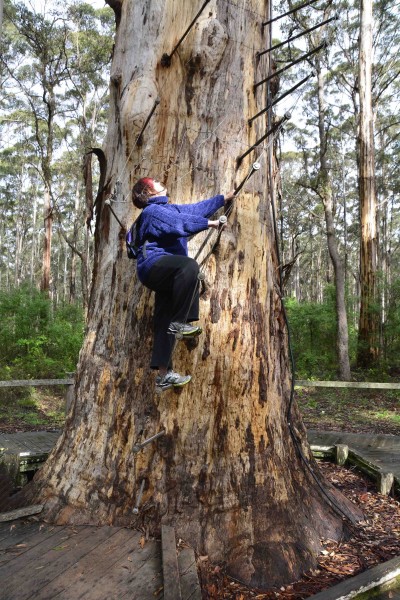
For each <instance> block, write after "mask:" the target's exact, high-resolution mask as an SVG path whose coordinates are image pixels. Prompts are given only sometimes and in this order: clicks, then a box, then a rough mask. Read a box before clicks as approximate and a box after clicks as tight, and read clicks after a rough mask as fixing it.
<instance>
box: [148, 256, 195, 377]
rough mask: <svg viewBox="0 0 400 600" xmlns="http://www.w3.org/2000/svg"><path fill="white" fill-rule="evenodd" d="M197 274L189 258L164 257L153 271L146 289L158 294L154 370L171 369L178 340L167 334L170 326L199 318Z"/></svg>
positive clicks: (153, 356)
mask: <svg viewBox="0 0 400 600" xmlns="http://www.w3.org/2000/svg"><path fill="white" fill-rule="evenodd" d="M198 273H199V265H198V264H197V262H196V261H195V260H194V259H193V258H189V257H188V256H164V257H163V258H160V260H158V261H157V262H156V263H155V264H154V265H153V266H152V268H151V269H150V272H149V274H148V276H147V279H146V287H148V288H149V289H151V290H153V291H154V292H155V293H156V297H155V306H154V340H153V354H152V357H151V363H150V366H151V368H152V369H158V368H159V367H167V368H168V369H172V351H173V348H174V344H175V337H174V335H171V334H168V333H167V329H168V325H169V324H170V323H171V322H173V321H178V322H180V323H187V322H191V321H197V320H198V318H199V280H198V278H197V275H198Z"/></svg>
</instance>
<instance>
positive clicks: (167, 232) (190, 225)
mask: <svg viewBox="0 0 400 600" xmlns="http://www.w3.org/2000/svg"><path fill="white" fill-rule="evenodd" d="M171 209H172V210H171ZM149 217H150V220H149V226H148V234H149V235H150V236H153V237H155V238H160V237H166V236H174V237H189V236H191V235H194V234H195V233H199V232H200V231H204V230H205V229H207V228H208V226H209V225H208V223H209V221H208V219H207V218H205V217H203V216H198V215H196V214H188V213H185V212H181V211H179V210H176V207H175V206H173V205H169V207H164V206H157V207H156V208H155V209H154V210H153V211H152V213H151V215H149Z"/></svg>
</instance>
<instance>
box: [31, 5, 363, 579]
mask: <svg viewBox="0 0 400 600" xmlns="http://www.w3.org/2000/svg"><path fill="white" fill-rule="evenodd" d="M110 4H113V7H114V9H115V10H116V11H117V22H118V23H119V26H118V29H117V36H116V45H115V50H114V58H113V65H112V74H111V102H110V106H111V113H110V121H109V129H108V135H107V139H106V144H105V152H106V155H107V159H108V173H107V181H108V180H110V181H111V183H110V185H109V188H108V192H111V191H112V188H113V187H114V184H115V182H116V181H117V180H120V181H122V193H123V194H124V196H126V197H129V191H130V188H131V186H132V183H133V182H134V181H135V180H136V179H137V178H138V177H139V176H144V175H155V176H159V177H160V178H161V179H162V180H164V181H165V182H166V183H167V184H168V189H169V190H170V191H171V195H172V197H173V199H174V200H176V201H178V202H180V201H182V202H183V201H185V202H191V201H194V200H198V199H200V198H204V197H209V196H211V195H213V194H215V193H217V192H219V191H223V192H224V191H227V190H229V188H231V187H232V185H233V183H234V182H236V184H237V183H239V182H240V181H241V180H242V178H243V177H244V175H245V174H246V173H247V172H248V169H249V165H250V164H251V160H254V158H255V156H256V155H257V153H256V152H254V153H253V154H252V155H251V158H250V159H247V160H245V161H244V163H243V165H242V166H241V168H240V169H239V171H237V168H236V158H237V156H238V155H239V154H240V153H241V152H243V151H244V150H245V149H246V148H247V146H248V145H249V144H251V143H253V142H254V140H255V139H257V138H258V137H259V136H260V135H261V134H263V133H264V132H265V127H266V124H265V122H262V120H260V122H259V123H258V124H257V126H255V127H253V128H252V129H249V128H248V127H247V118H248V117H249V116H250V115H252V114H254V113H255V112H256V111H258V110H260V108H261V107H263V105H264V103H265V99H264V98H265V96H264V92H263V91H260V92H259V93H257V96H256V97H255V96H254V94H253V83H254V81H256V80H258V79H261V78H262V77H263V76H265V75H266V72H267V68H266V64H265V62H264V61H263V60H261V61H260V62H259V63H258V64H257V69H256V70H255V64H256V61H255V53H256V51H257V50H259V49H260V48H262V47H265V45H266V41H265V39H262V37H261V27H260V22H261V20H262V18H263V17H262V15H264V14H266V8H267V7H266V6H265V2H264V0H251V1H249V2H247V3H246V8H245V9H244V8H243V6H242V5H241V6H235V5H234V4H233V3H231V2H225V1H222V0H217V1H215V0H214V1H212V2H210V4H209V5H208V6H207V8H206V10H205V11H204V13H203V14H202V16H201V17H200V18H199V19H198V22H197V24H196V26H195V28H194V29H193V30H192V31H191V33H190V34H189V35H188V37H187V38H186V39H185V41H184V43H183V44H182V45H181V47H180V49H179V52H177V53H176V54H175V55H174V56H173V57H172V61H171V66H170V67H169V68H167V67H162V66H161V65H160V59H161V56H162V55H163V53H165V52H170V51H171V49H172V48H173V46H174V44H175V43H176V41H177V40H178V39H179V36H180V35H181V34H182V33H183V32H184V30H185V29H186V27H187V25H188V23H189V22H190V21H191V19H192V18H193V16H194V14H195V13H196V12H197V10H198V8H199V3H198V2H185V3H182V2H181V1H178V0H169V1H163V0H157V1H153V2H152V3H151V5H150V3H148V2H145V1H144V0H141V1H139V0H136V1H135V2H133V1H132V0H127V1H125V2H123V3H118V2H112V3H111V2H110ZM119 11H120V12H119ZM157 98H159V99H160V104H159V106H158V108H157V110H156V112H155V113H154V116H153V117H152V119H151V121H150V123H149V125H148V127H147V129H146V131H145V133H144V136H143V145H141V146H135V140H136V139H137V136H138V134H139V132H140V130H141V127H142V125H143V123H144V121H145V119H146V117H147V115H148V114H149V113H150V111H151V109H152V107H153V105H154V102H155V100H156V99H157ZM264 157H265V154H264ZM265 166H266V163H265V160H264V158H263V159H262V169H261V170H260V171H258V172H257V173H256V174H255V175H254V176H253V178H252V179H251V180H249V182H248V184H247V186H246V187H245V188H244V190H245V191H244V192H243V193H242V194H241V195H240V197H239V198H238V199H237V201H236V203H235V207H234V211H233V213H232V214H231V216H230V230H229V231H227V232H225V233H224V234H223V235H222V238H221V243H220V244H219V246H218V248H217V249H215V251H214V253H213V254H212V256H211V257H210V259H209V260H208V262H207V265H206V269H205V271H206V279H207V291H206V293H205V295H203V298H202V303H201V314H202V321H203V326H204V333H203V335H202V336H201V337H200V339H199V340H198V345H197V346H195V347H194V348H193V347H192V348H189V347H187V346H186V345H185V344H184V343H182V342H181V343H180V344H179V345H178V346H177V348H176V352H175V354H174V363H175V366H176V368H177V370H179V371H180V372H182V373H185V372H190V373H192V374H193V380H192V382H191V383H190V384H189V385H187V386H185V387H184V388H182V389H181V391H180V392H179V393H176V394H175V393H174V392H171V391H168V392H166V393H165V394H164V395H161V396H157V395H156V394H155V391H154V377H153V375H152V374H151V372H150V370H149V366H148V365H149V355H150V345H151V329H152V325H151V323H152V319H151V316H152V296H151V294H150V293H149V292H148V291H147V290H146V289H145V288H144V287H143V286H142V285H141V284H140V283H139V282H138V280H137V278H136V274H135V272H134V269H135V265H134V264H132V263H130V262H129V261H128V260H127V258H126V255H125V251H124V233H125V231H124V230H123V229H121V228H120V226H119V224H118V222H117V221H116V219H115V218H114V217H113V215H112V214H111V212H110V210H109V208H108V206H107V205H105V204H104V200H105V198H103V201H102V203H101V205H100V206H98V209H97V223H96V247H95V264H94V273H93V284H92V292H91V299H90V306H89V315H88V325H87V332H86V339H85V343H84V346H83V349H82V352H81V357H80V363H79V367H78V372H77V378H76V384H75V400H74V403H73V406H72V409H71V412H70V414H69V416H68V418H67V422H66V426H65V430H64V432H63V434H62V436H61V438H60V441H59V443H58V445H57V447H56V448H55V450H54V451H53V453H52V455H51V457H50V459H49V460H48V462H47V463H46V465H45V467H44V468H43V470H42V472H41V474H40V475H39V478H37V484H38V486H39V491H38V495H37V497H38V498H40V499H41V500H42V501H44V502H46V509H45V510H46V513H47V517H48V518H53V519H54V520H56V521H57V522H59V523H63V522H73V523H84V522H85V523H86V522H90V523H120V524H126V525H133V526H139V525H140V526H145V527H147V528H148V529H149V530H150V532H157V531H159V527H160V524H161V523H168V524H173V525H174V526H175V527H176V528H177V532H178V535H179V537H181V538H183V539H185V540H187V541H189V542H190V543H191V544H192V545H193V546H195V548H196V549H197V551H199V552H201V553H202V554H208V555H209V557H210V559H211V560H213V561H224V562H226V564H227V567H228V570H229V571H230V572H231V573H233V574H234V575H235V576H236V577H238V578H240V579H242V580H244V581H245V582H247V583H253V584H256V585H259V586H262V587H269V586H272V585H274V584H279V583H281V582H287V581H289V580H293V579H295V578H296V577H298V576H299V574H300V573H301V572H302V571H303V570H304V569H306V568H308V567H310V566H312V565H313V564H315V561H316V553H317V552H318V549H319V548H320V537H321V536H323V537H333V538H337V537H338V536H339V535H341V533H342V528H343V522H342V519H341V517H340V515H339V516H338V514H337V513H336V512H335V511H334V510H333V508H332V505H331V506H330V505H329V503H328V502H327V501H326V497H325V495H324V493H323V492H322V491H321V488H320V487H319V485H318V484H317V483H316V480H315V479H317V480H318V477H319V475H318V468H317V467H316V465H315V463H314V462H313V460H312V457H311V453H310V450H309V447H308V445H307V442H306V438H305V431H304V428H303V427H302V424H301V421H300V418H299V415H298V412H297V409H296V408H295V407H293V409H292V410H291V411H290V415H289V419H290V425H289V419H288V408H289V402H290V396H291V394H290V389H291V373H290V366H289V359H288V340H287V333H286V327H285V320H284V314H283V311H282V304H281V298H280V295H279V285H278V272H279V269H278V264H277V255H276V249H275V242H274V236H273V225H272V222H271V215H270V211H269V195H268V189H269V188H270V185H271V182H270V181H267V179H266V174H267V169H266V168H265ZM119 199H122V197H121V196H119ZM113 210H114V211H115V212H116V214H117V215H118V217H119V219H120V220H121V221H122V222H123V223H124V224H126V226H128V225H129V224H130V223H131V221H132V219H133V218H134V217H135V216H136V213H134V211H133V210H132V209H131V208H130V206H129V205H128V204H126V203H120V204H119V203H114V204H113ZM202 239H203V238H202V236H197V237H196V238H195V239H194V240H193V241H192V248H191V251H192V254H193V253H195V251H196V249H197V248H198V247H199V245H200V243H201V242H202ZM161 430H164V432H165V434H164V435H163V436H162V437H160V438H158V439H157V441H156V442H154V443H152V444H150V445H148V446H146V447H145V448H144V449H143V450H141V451H140V452H138V453H134V452H133V446H134V444H135V443H138V442H140V441H143V440H145V439H147V438H149V436H152V435H153V434H155V433H157V432H159V431H161ZM290 431H292V432H293V436H291V434H290ZM295 441H296V444H298V445H299V448H300V449H301V453H300V452H299V451H298V449H296V444H295ZM301 456H303V459H302V458H301ZM305 461H311V465H312V469H313V473H314V476H313V475H312V474H311V473H310V471H309V470H308V469H307V468H306V466H305ZM307 464H308V463H307ZM314 477H315V478H314ZM142 482H144V483H143V486H144V488H143V489H144V491H143V497H142V500H141V503H140V506H139V514H138V515H135V514H134V512H133V508H134V507H135V504H136V501H137V500H136V499H137V496H138V491H139V490H140V489H141V486H142ZM330 493H331V494H333V492H332V491H331V492H330ZM336 502H337V503H338V504H340V505H343V504H342V503H344V500H343V499H342V497H340V498H339V497H336ZM353 515H354V513H353Z"/></svg>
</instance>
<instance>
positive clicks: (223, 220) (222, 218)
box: [218, 215, 228, 227]
mask: <svg viewBox="0 0 400 600" xmlns="http://www.w3.org/2000/svg"><path fill="white" fill-rule="evenodd" d="M218 221H219V226H220V227H223V225H225V224H226V223H227V221H228V217H227V216H226V215H221V216H220V218H219V219H218Z"/></svg>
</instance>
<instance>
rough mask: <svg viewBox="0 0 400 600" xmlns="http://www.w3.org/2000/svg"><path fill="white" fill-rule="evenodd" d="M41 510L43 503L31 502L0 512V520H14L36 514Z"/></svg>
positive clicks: (2, 521)
mask: <svg viewBox="0 0 400 600" xmlns="http://www.w3.org/2000/svg"><path fill="white" fill-rule="evenodd" d="M42 510H43V504H32V505H31V506H25V507H24V508H17V509H16V510H9V511H7V512H2V513H0V522H1V523H4V522H6V521H15V520H17V519H20V518H21V517H29V516H30V515H37V514H39V513H41V512H42Z"/></svg>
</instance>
